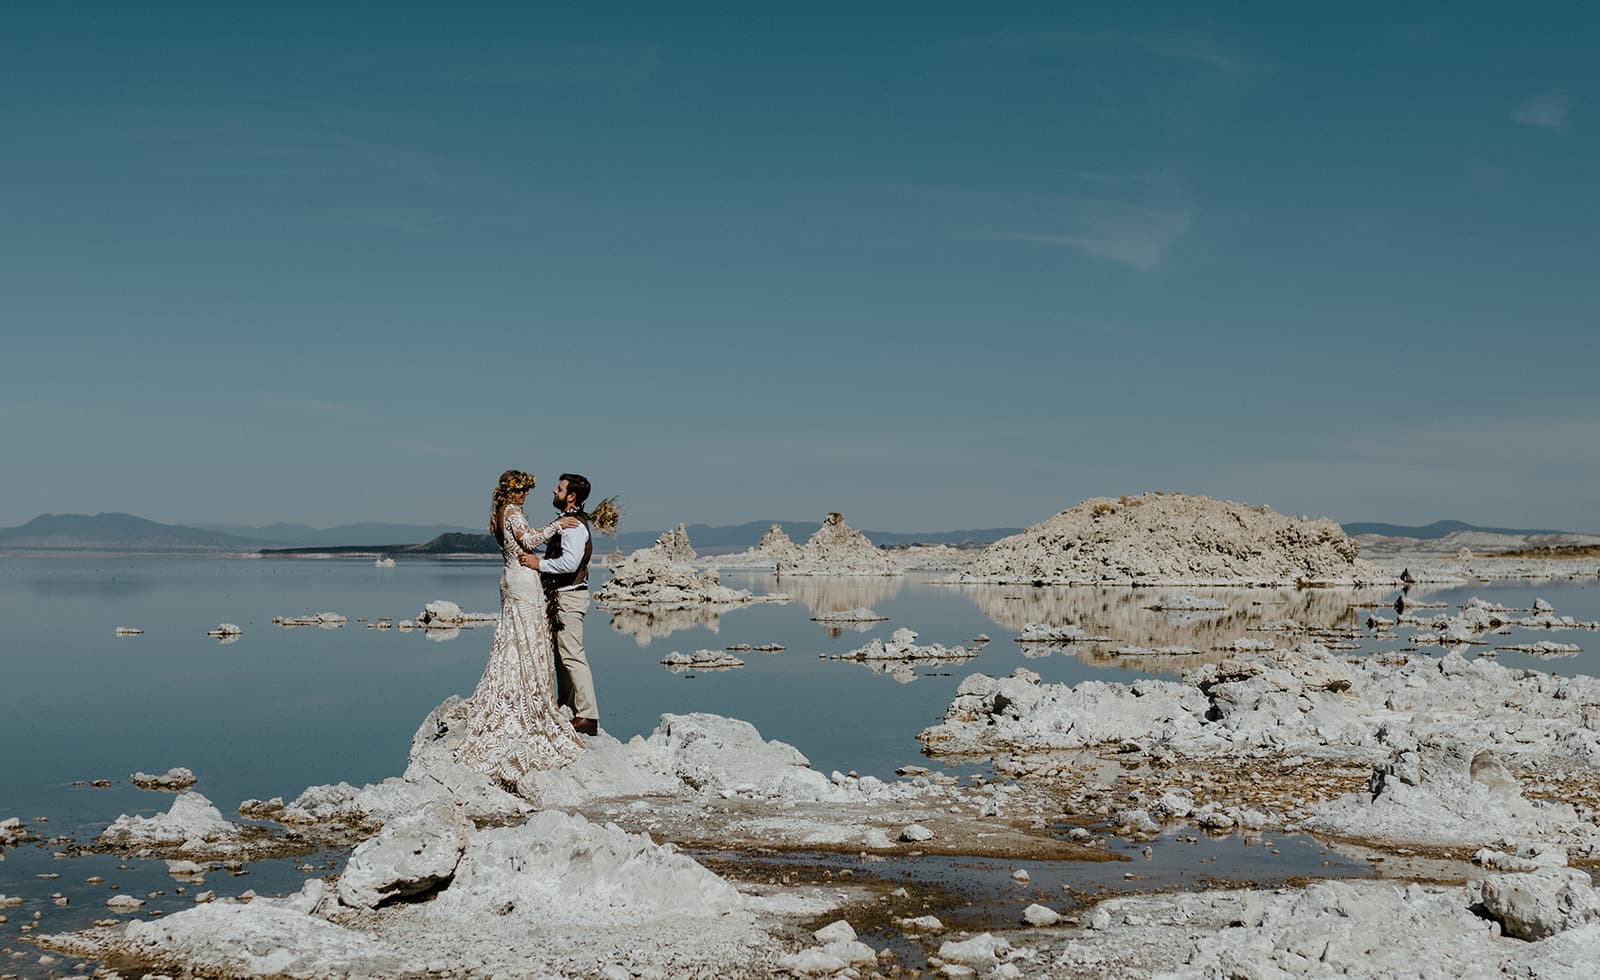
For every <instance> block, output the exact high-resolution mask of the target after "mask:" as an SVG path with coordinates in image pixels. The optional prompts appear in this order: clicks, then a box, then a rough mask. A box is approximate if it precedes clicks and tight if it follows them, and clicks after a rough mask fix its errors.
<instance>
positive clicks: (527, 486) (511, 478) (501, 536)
mask: <svg viewBox="0 0 1600 980" xmlns="http://www.w3.org/2000/svg"><path fill="white" fill-rule="evenodd" d="M533 484H534V480H533V474H531V473H524V472H522V471H521V470H506V471H505V472H504V473H501V474H500V482H499V483H497V484H495V487H494V493H493V494H491V495H490V497H489V533H490V534H492V535H494V540H495V543H496V544H498V545H501V546H502V547H504V546H505V543H506V542H505V525H506V522H505V513H506V504H507V503H509V502H510V501H511V495H512V494H516V493H521V492H522V491H524V490H532V489H533Z"/></svg>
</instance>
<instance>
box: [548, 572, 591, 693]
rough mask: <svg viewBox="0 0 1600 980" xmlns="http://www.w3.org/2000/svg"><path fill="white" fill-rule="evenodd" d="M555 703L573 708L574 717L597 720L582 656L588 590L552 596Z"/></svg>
mask: <svg viewBox="0 0 1600 980" xmlns="http://www.w3.org/2000/svg"><path fill="white" fill-rule="evenodd" d="M553 605H554V612H555V617H554V618H555V625H556V701H557V702H558V703H560V704H564V705H566V706H567V707H569V708H571V709H572V714H573V717H576V718H594V719H596V720H598V719H599V718H600V707H599V705H597V704H596V703H595V697H594V676H593V675H592V674H590V673H589V660H588V658H587V657H586V656H584V653H583V617H584V616H585V615H587V614H588V612H589V590H588V589H573V590H572V591H570V592H557V593H556V594H555V602H554V603H553Z"/></svg>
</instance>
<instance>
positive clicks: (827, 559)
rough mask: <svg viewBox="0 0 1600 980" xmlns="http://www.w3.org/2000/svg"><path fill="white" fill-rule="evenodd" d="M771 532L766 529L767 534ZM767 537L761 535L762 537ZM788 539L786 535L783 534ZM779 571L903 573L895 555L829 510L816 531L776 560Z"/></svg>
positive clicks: (842, 573) (798, 573)
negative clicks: (794, 550) (793, 553)
mask: <svg viewBox="0 0 1600 980" xmlns="http://www.w3.org/2000/svg"><path fill="white" fill-rule="evenodd" d="M771 536H772V532H771V531H768V532H767V537H768V538H770V537H771ZM765 540H766V539H765V538H764V539H763V541H765ZM785 540H787V538H785ZM777 572H778V575H780V576H783V575H902V574H904V572H905V569H904V568H902V567H901V565H900V563H899V562H898V561H896V560H895V558H894V556H893V555H891V554H889V553H888V552H886V551H882V550H880V549H879V548H878V547H877V546H876V545H874V544H873V543H872V542H871V541H869V540H868V539H867V536H866V535H865V534H862V533H861V532H860V531H857V530H856V529H855V528H853V527H851V526H850V525H848V524H846V523H845V522H844V515H843V514H839V513H837V512H835V513H830V514H829V515H828V517H827V519H826V520H824V521H823V522H822V526H821V527H819V528H817V533H816V534H813V535H812V536H811V539H810V540H809V541H807V542H806V543H805V545H804V546H802V547H801V548H799V549H798V551H797V553H796V554H795V555H794V556H793V557H791V558H785V559H782V560H780V561H779V562H778V567H777Z"/></svg>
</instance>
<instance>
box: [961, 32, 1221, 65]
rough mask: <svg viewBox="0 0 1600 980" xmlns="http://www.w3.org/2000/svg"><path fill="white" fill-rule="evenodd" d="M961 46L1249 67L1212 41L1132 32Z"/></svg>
mask: <svg viewBox="0 0 1600 980" xmlns="http://www.w3.org/2000/svg"><path fill="white" fill-rule="evenodd" d="M961 46H962V47H966V48H968V49H994V50H1008V51H1018V50H1035V51H1047V50H1051V49H1063V48H1108V49H1117V50H1122V51H1131V52H1134V53H1138V54H1143V55H1147V56H1150V57H1154V58H1162V59H1167V60H1173V61H1184V62H1190V63H1192V64H1197V65H1203V66H1204V67H1206V68H1211V69H1214V70H1216V71H1221V72H1237V71H1243V70H1244V69H1245V68H1247V67H1249V65H1248V63H1247V62H1246V61H1245V59H1244V58H1243V57H1241V56H1240V55H1238V54H1237V53H1236V52H1233V51H1231V50H1229V49H1227V48H1224V47H1222V46H1221V45H1218V44H1215V43H1213V42H1211V41H1207V40H1204V39H1201V38H1194V37H1184V36H1181V35H1171V34H1145V33H1138V32H1131V31H1040V32H1036V33H1031V34H1002V35H993V36H989V37H981V38H974V39H972V40H971V41H970V42H968V43H966V44H963V45H961Z"/></svg>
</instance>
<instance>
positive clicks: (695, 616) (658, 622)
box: [607, 606, 728, 647]
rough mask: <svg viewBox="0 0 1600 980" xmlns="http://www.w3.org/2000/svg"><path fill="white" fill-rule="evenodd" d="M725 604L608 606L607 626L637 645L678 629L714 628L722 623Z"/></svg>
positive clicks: (715, 629)
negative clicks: (608, 619) (652, 607)
mask: <svg viewBox="0 0 1600 980" xmlns="http://www.w3.org/2000/svg"><path fill="white" fill-rule="evenodd" d="M727 608H728V607H725V606H719V607H712V606H699V607H696V608H693V609H611V610H607V612H608V613H609V614H610V616H611V628H612V629H614V630H616V631H617V632H618V633H624V634H626V635H628V636H631V637H633V640H634V642H635V643H637V644H638V645H639V646H641V647H646V646H649V645H650V641H651V640H655V639H658V638H660V637H664V636H671V635H672V634H674V633H676V632H678V631H679V630H691V629H694V628H695V627H697V626H698V627H704V628H705V629H708V630H710V631H711V632H713V633H715V632H717V631H718V630H719V629H720V627H721V624H722V611H723V610H725V609H727Z"/></svg>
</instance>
